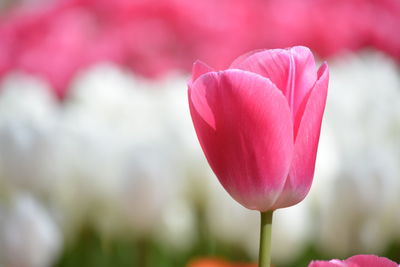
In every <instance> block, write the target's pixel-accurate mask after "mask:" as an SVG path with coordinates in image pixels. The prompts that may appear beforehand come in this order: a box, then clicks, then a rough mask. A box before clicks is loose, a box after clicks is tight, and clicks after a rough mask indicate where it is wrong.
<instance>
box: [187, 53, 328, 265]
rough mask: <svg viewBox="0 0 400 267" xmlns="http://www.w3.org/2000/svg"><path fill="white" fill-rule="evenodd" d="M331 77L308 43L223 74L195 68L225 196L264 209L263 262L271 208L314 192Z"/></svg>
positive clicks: (203, 134) (194, 85)
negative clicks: (321, 131) (315, 173)
mask: <svg viewBox="0 0 400 267" xmlns="http://www.w3.org/2000/svg"><path fill="white" fill-rule="evenodd" d="M328 79H329V72H328V66H327V64H326V63H324V64H323V65H322V66H321V67H320V68H319V69H318V70H317V68H316V66H315V60H314V57H313V55H312V53H311V51H310V50H309V49H308V48H306V47H302V46H296V47H292V48H289V49H273V50H258V51H253V52H249V53H247V54H245V55H242V56H240V57H239V58H237V59H236V60H235V61H234V62H233V63H232V64H231V65H230V67H229V68H228V69H227V70H223V71H213V70H212V69H211V68H210V67H208V66H207V65H206V64H204V63H201V62H199V61H197V62H196V63H195V64H194V67H193V74H192V79H191V80H190V81H189V84H188V87H189V90H188V94H189V106H190V113H191V116H192V120H193V124H194V128H195V130H196V133H197V137H198V139H199V142H200V145H201V147H202V149H203V151H204V154H205V156H206V158H207V160H208V163H209V164H210V166H211V168H212V170H213V171H214V173H215V174H216V176H217V177H218V179H219V181H220V182H221V184H222V186H223V187H224V188H225V189H226V191H227V192H228V193H229V194H230V195H231V196H232V197H233V198H234V199H235V200H236V201H238V202H239V203H240V204H242V205H243V206H244V207H246V208H249V209H253V210H259V211H261V214H262V216H261V244H264V245H262V246H263V248H262V249H263V250H266V251H264V252H263V253H262V254H261V248H260V256H262V258H263V259H261V257H260V260H262V261H266V262H269V241H268V240H269V239H270V231H271V223H272V211H273V210H275V209H278V208H284V207H289V206H292V205H294V204H296V203H298V202H300V201H301V200H303V199H304V198H305V196H306V195H307V193H308V191H309V190H310V187H311V183H312V180H313V175H314V167H315V159H316V153H317V147H318V140H319V135H320V129H321V121H322V116H323V112H324V108H325V102H326V96H327V88H328ZM266 244H268V245H266ZM267 251H268V252H267ZM264 257H266V258H265V259H264ZM262 266H269V263H264V264H262Z"/></svg>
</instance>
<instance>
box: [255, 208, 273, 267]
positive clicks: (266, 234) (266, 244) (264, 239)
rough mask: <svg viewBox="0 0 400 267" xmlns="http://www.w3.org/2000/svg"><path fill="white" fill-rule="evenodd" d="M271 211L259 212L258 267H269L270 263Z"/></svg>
mask: <svg viewBox="0 0 400 267" xmlns="http://www.w3.org/2000/svg"><path fill="white" fill-rule="evenodd" d="M272 213H273V211H265V212H261V227H260V251H259V257H258V266H259V267H270V263H271V232H272Z"/></svg>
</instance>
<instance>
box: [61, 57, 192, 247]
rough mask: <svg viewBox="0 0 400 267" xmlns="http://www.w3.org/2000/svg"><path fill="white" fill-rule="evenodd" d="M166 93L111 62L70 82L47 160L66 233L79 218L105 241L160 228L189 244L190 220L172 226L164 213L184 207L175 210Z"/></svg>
mask: <svg viewBox="0 0 400 267" xmlns="http://www.w3.org/2000/svg"><path fill="white" fill-rule="evenodd" d="M180 80H181V81H183V80H184V79H180ZM179 88H180V87H179ZM168 89H170V88H169V83H168V82H167V83H165V82H148V81H143V80H140V79H138V78H136V77H134V76H133V75H132V74H131V73H128V72H125V71H124V70H123V69H121V68H119V67H117V66H114V65H98V66H95V67H94V68H92V69H89V70H88V71H86V72H84V73H82V74H81V75H80V76H79V77H77V79H76V80H75V81H74V83H73V85H72V88H71V90H70V94H69V96H68V98H67V99H66V101H65V103H64V105H63V109H62V112H63V113H62V116H61V120H60V127H59V128H58V133H57V136H58V139H59V142H58V144H57V146H56V147H57V148H56V151H57V152H58V153H57V157H55V163H54V164H55V165H56V166H57V167H56V168H57V169H58V175H59V176H60V177H59V178H58V179H57V181H59V184H58V185H57V187H56V189H55V190H54V192H55V193H54V202H55V203H56V205H57V206H59V207H60V210H61V211H62V212H63V213H64V214H63V215H62V217H63V218H62V221H63V224H64V227H65V228H66V230H67V232H72V233H73V232H74V231H76V230H77V229H78V228H79V226H80V225H81V224H82V223H84V222H85V221H90V222H92V223H93V224H94V225H95V227H97V228H98V229H99V230H100V231H101V232H102V233H104V234H106V235H109V236H111V237H112V236H113V235H118V234H124V235H126V232H129V233H130V234H132V236H136V237H140V238H143V237H149V236H150V235H152V234H153V233H154V229H160V228H161V229H164V230H165V231H164V232H165V233H166V235H165V238H166V239H169V240H170V242H171V244H173V242H176V246H177V248H178V247H190V246H188V244H189V243H190V242H193V238H192V237H191V235H190V234H188V233H189V232H190V231H191V230H192V229H193V223H194V218H193V216H194V215H193V214H192V213H191V212H186V213H185V214H186V215H187V216H186V217H185V218H182V220H181V221H179V222H178V221H176V220H175V221H173V220H171V216H170V215H169V214H166V210H169V211H171V212H174V213H176V210H186V211H187V210H189V208H188V207H187V205H186V206H184V205H182V203H183V202H185V201H183V200H182V199H183V197H184V192H183V189H184V188H183V185H184V183H183V182H182V180H183V177H184V170H183V166H184V164H182V162H180V161H179V158H180V157H182V156H181V154H182V152H183V151H184V149H183V146H182V145H180V144H179V143H178V142H177V140H176V139H173V138H172V136H173V135H174V131H178V132H179V130H176V129H171V128H168V127H167V126H166V125H167V123H166V122H165V121H166V119H165V117H167V118H168V116H169V115H170V114H169V113H167V114H165V112H164V110H165V109H171V108H169V107H168V108H166V107H165V106H166V105H169V104H170V103H167V102H166V101H165V99H163V98H162V97H160V96H161V95H162V94H164V92H165V91H166V90H168ZM174 120H175V118H174ZM179 203H181V204H179ZM169 230H171V231H172V232H174V233H175V234H176V235H177V236H179V237H180V238H176V237H175V238H173V239H172V238H171V236H172V235H171V234H168V231H169ZM184 239H187V240H184ZM189 240H191V241H189Z"/></svg>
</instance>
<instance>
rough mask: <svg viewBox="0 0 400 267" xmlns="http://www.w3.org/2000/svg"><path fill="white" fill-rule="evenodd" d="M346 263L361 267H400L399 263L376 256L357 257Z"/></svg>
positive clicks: (349, 259)
mask: <svg viewBox="0 0 400 267" xmlns="http://www.w3.org/2000/svg"><path fill="white" fill-rule="evenodd" d="M345 262H346V263H352V264H357V265H358V266H360V267H398V266H399V265H397V263H395V262H393V261H391V260H389V259H387V258H384V257H378V256H375V255H356V256H353V257H350V258H348V259H347V260H346V261H345Z"/></svg>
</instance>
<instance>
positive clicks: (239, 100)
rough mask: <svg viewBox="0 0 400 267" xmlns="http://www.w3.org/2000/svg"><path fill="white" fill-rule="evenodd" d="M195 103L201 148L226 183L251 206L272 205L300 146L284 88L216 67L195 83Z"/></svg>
mask: <svg viewBox="0 0 400 267" xmlns="http://www.w3.org/2000/svg"><path fill="white" fill-rule="evenodd" d="M189 105H190V112H191V115H192V119H193V123H194V126H195V130H196V133H197V136H198V138H199V141H200V144H201V147H202V148H203V151H204V153H205V155H206V158H207V160H208V162H209V164H210V166H211V168H212V169H213V171H214V173H215V174H216V176H217V177H218V179H219V181H220V182H221V184H222V185H223V186H224V188H225V189H226V190H227V191H228V193H229V194H230V195H231V196H232V197H233V198H234V199H235V200H236V201H238V202H239V203H241V204H242V205H243V206H245V207H247V208H249V209H256V210H261V211H266V210H269V209H270V208H271V205H272V203H274V201H275V200H276V198H277V197H278V196H279V194H280V192H281V190H282V188H283V185H284V183H285V179H286V177H287V174H288V172H289V168H290V163H291V161H292V156H293V149H294V145H293V131H292V128H293V125H292V120H291V114H290V110H289V107H288V104H287V101H286V99H285V97H284V96H283V95H282V93H281V92H280V91H279V90H278V89H277V88H276V87H275V86H274V85H273V84H272V83H271V81H270V80H268V79H266V78H263V77H261V76H259V75H257V74H254V73H250V72H247V71H241V70H227V71H222V72H210V73H207V74H204V75H202V76H200V77H199V78H198V79H197V80H196V81H195V82H193V83H192V84H191V85H189Z"/></svg>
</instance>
